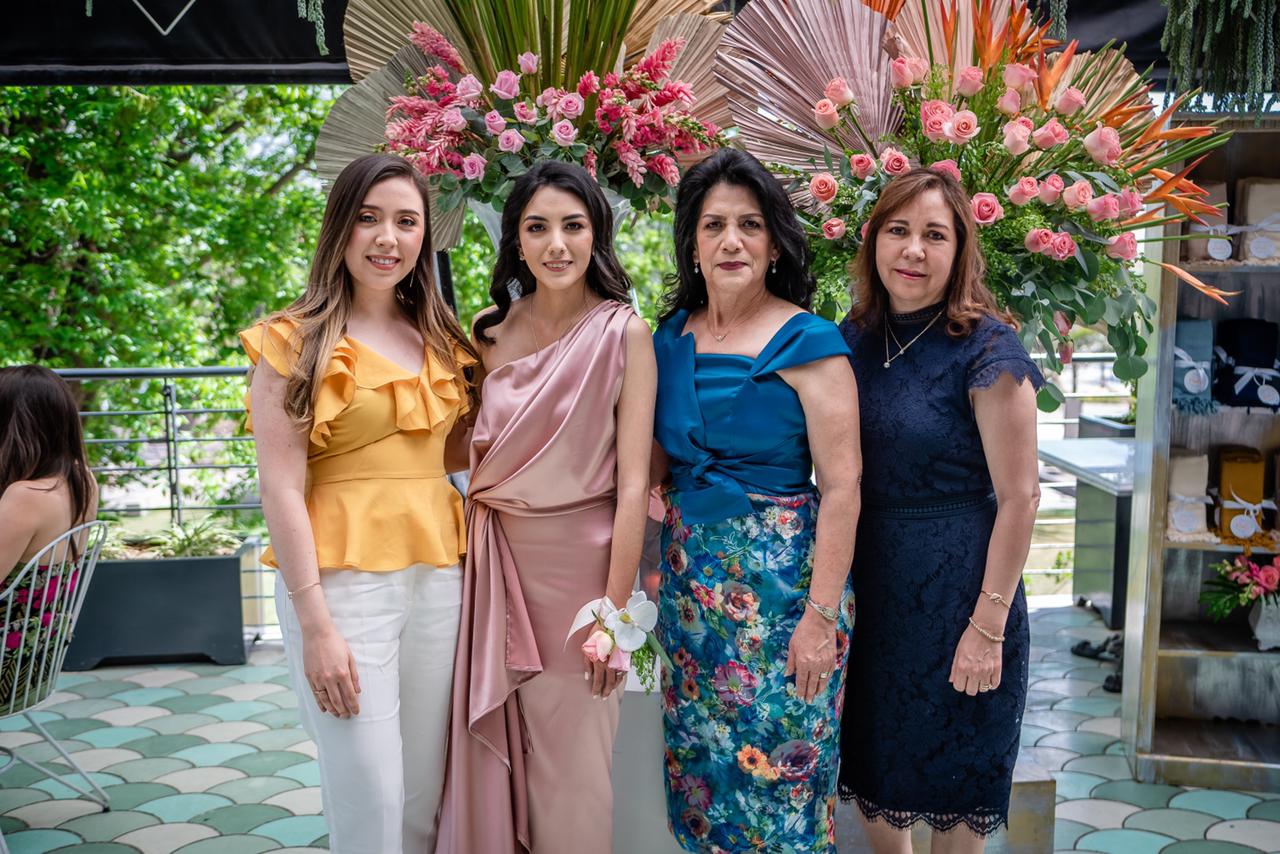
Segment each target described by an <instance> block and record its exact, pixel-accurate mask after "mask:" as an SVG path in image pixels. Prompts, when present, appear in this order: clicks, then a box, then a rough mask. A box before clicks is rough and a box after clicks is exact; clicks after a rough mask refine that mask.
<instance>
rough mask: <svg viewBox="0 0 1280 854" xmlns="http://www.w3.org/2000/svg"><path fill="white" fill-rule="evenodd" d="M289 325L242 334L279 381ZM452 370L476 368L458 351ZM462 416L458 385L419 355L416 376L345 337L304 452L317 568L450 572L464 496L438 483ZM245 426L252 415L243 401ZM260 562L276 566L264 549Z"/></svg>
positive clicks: (287, 359) (462, 542)
mask: <svg viewBox="0 0 1280 854" xmlns="http://www.w3.org/2000/svg"><path fill="white" fill-rule="evenodd" d="M296 326H297V323H296V322H295V321H292V320H287V319H285V320H278V321H276V322H275V323H271V324H267V323H259V324H258V325H256V326H253V327H250V328H249V329H246V330H244V331H243V332H241V333H240V342H241V344H242V345H243V346H244V349H245V352H246V353H248V354H249V358H250V359H251V360H252V361H253V363H254V364H255V365H257V364H258V362H259V360H261V359H263V358H265V359H266V360H267V362H268V364H270V365H271V367H272V368H274V369H275V370H276V371H277V372H278V373H280V374H281V375H282V376H288V375H289V370H290V365H291V363H292V361H293V359H295V358H296V357H297V354H298V353H299V352H300V351H301V343H300V342H293V343H292V344H291V343H290V341H289V336H290V334H291V333H292V332H293V330H294V329H295V328H296ZM454 357H455V358H456V359H457V361H458V365H459V367H466V366H467V365H471V364H473V363H474V361H475V360H474V359H472V358H471V357H470V356H468V355H467V354H466V353H465V352H464V351H463V350H461V348H458V349H456V350H455V353H454ZM468 408H469V404H468V400H467V395H466V387H465V381H464V380H463V379H462V377H460V376H458V375H457V374H455V373H454V372H452V371H450V370H447V369H446V368H445V367H444V366H443V365H442V364H440V362H439V360H437V359H436V358H435V357H434V356H433V355H432V353H431V350H430V348H427V350H426V356H425V358H424V359H423V364H422V372H421V373H419V374H417V375H414V374H411V373H409V372H408V371H407V370H405V369H404V368H402V367H401V366H400V365H398V364H396V363H395V362H392V361H390V360H389V359H387V358H386V357H384V356H381V355H379V354H378V353H377V352H376V351H374V350H372V349H370V348H369V347H367V346H365V345H363V344H361V343H360V342H359V341H357V340H355V339H354V338H351V337H350V336H345V337H343V338H342V339H341V340H340V341H339V342H338V345H337V347H335V348H334V351H333V357H332V358H331V359H330V360H329V366H328V368H327V369H326V371H325V373H324V377H323V380H322V382H321V386H320V391H319V394H318V395H317V397H316V401H315V420H314V422H313V424H312V428H311V436H310V440H309V444H308V448H307V482H306V500H307V513H308V515H309V516H310V517H311V531H312V534H313V536H314V537H315V541H316V558H317V562H318V565H319V566H321V567H323V568H327V569H337V568H342V569H360V570H365V571H368V572H388V571H391V570H397V569H404V568H405V567H407V566H411V565H413V564H416V563H425V564H431V565H434V566H451V565H453V564H455V563H457V562H458V558H459V556H460V555H461V554H463V553H465V551H466V542H467V540H466V535H465V533H464V529H463V516H462V497H461V496H460V495H459V494H458V491H457V490H456V489H454V488H453V485H452V484H450V483H449V481H448V480H447V479H446V478H445V470H444V442H445V438H446V437H447V436H448V435H449V431H450V430H451V429H452V428H453V425H454V422H456V421H457V419H458V417H459V416H460V415H462V414H464V413H465V412H466V411H467V409H468ZM245 409H246V410H247V411H248V414H249V420H248V424H247V427H248V429H249V431H250V432H252V431H253V412H252V410H251V408H250V405H249V400H248V395H246V396H245ZM262 562H263V563H265V564H267V565H268V566H278V564H277V563H276V559H275V554H274V552H272V550H271V549H267V551H266V553H265V554H264V555H263V557H262Z"/></svg>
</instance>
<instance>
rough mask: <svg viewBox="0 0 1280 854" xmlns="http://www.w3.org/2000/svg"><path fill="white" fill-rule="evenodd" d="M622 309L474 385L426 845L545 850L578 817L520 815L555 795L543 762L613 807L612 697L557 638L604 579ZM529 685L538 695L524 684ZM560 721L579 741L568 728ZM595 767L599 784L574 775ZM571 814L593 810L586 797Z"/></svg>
mask: <svg viewBox="0 0 1280 854" xmlns="http://www.w3.org/2000/svg"><path fill="white" fill-rule="evenodd" d="M633 314H634V312H632V310H631V308H630V307H629V306H626V305H624V304H622V303H617V302H613V301H607V302H603V303H601V304H599V305H597V306H595V307H594V308H592V309H590V310H589V311H588V312H587V314H586V315H585V316H584V317H583V318H582V319H581V320H580V321H578V323H577V324H576V325H575V326H574V328H573V329H571V330H570V331H569V332H568V333H566V334H565V335H564V336H563V337H562V338H561V339H560V340H559V341H557V342H555V343H553V344H550V345H548V346H547V347H545V348H543V349H541V350H538V351H536V352H534V353H531V354H529V355H528V356H525V357H523V358H520V359H516V360H514V361H512V362H509V363H507V364H505V365H502V366H500V367H498V368H497V369H496V370H494V371H493V373H491V374H489V375H488V377H486V379H485V382H484V389H483V393H484V403H483V405H482V407H481V411H480V415H479V418H478V420H477V422H476V427H475V431H474V433H473V439H472V446H471V488H470V491H469V493H468V502H467V510H466V521H467V559H466V573H465V578H464V589H463V605H462V619H461V628H460V633H459V638H458V653H457V658H456V661H455V668H454V683H453V700H452V715H453V717H452V722H451V725H450V746H449V759H448V770H447V781H446V785H445V796H444V802H443V805H442V807H441V816H440V833H439V842H438V844H437V847H436V852H437V854H473V852H485V854H520V852H526V851H539V850H545V851H550V850H553V848H552V847H549V846H548V845H547V843H546V840H548V839H553V838H554V836H555V834H556V833H557V832H563V833H569V832H570V828H569V827H568V825H569V824H571V823H572V822H573V821H575V818H574V816H572V815H569V816H565V817H560V816H554V817H551V816H540V815H532V816H531V810H532V811H534V812H536V811H537V810H538V809H539V808H540V804H545V803H548V802H551V801H554V797H552V796H553V795H554V793H552V792H546V793H543V792H538V793H535V794H534V796H533V797H532V798H531V795H530V785H529V781H530V777H531V776H532V777H534V778H536V779H538V781H539V783H542V782H543V780H542V777H543V775H542V768H541V766H543V765H546V764H547V761H546V760H548V759H554V761H555V762H556V763H557V764H558V765H561V766H562V770H563V775H564V776H563V779H564V781H565V782H566V783H571V784H572V785H573V786H575V787H576V786H581V787H582V788H583V789H591V788H598V787H599V785H600V784H601V783H602V785H603V787H604V789H605V790H606V794H605V798H606V800H607V802H608V803H609V804H611V803H612V801H611V795H609V794H608V790H609V785H608V768H609V755H608V754H609V751H610V749H611V745H612V736H613V730H614V728H616V725H617V702H616V700H613V699H612V698H611V700H612V701H611V702H610V703H601V702H600V701H598V700H593V699H592V698H591V696H590V693H589V690H588V688H587V686H586V684H585V683H584V682H583V680H582V676H581V672H582V670H581V655H580V653H579V651H578V649H577V648H576V645H575V644H573V643H570V644H569V646H568V648H567V649H566V648H565V646H564V636H565V632H566V631H567V630H568V627H569V625H570V622H571V621H572V618H573V614H574V613H575V612H576V611H577V609H578V607H579V606H581V605H582V603H583V602H586V601H587V600H589V599H592V598H595V597H598V596H601V595H603V594H604V587H605V583H606V580H607V577H608V560H609V546H610V542H611V538H612V522H613V513H614V507H615V501H616V482H615V469H616V447H615V439H616V430H615V426H616V425H615V412H616V406H617V401H618V396H619V394H620V392H621V388H622V375H623V369H624V365H625V354H626V326H627V321H628V320H629V319H630V317H632V316H633ZM531 680H533V681H534V682H535V683H536V684H537V685H542V686H543V687H544V688H547V689H549V690H547V691H538V692H533V693H526V692H528V691H532V689H533V687H534V686H531V685H530V682H531ZM575 680H576V684H575ZM522 687H523V688H524V690H522ZM566 726H568V727H569V729H571V730H576V731H577V732H578V733H579V734H580V735H581V738H582V743H575V742H574V740H573V738H566V737H565V735H566V733H565V732H564V730H565V728H566ZM562 742H563V743H562ZM533 754H537V755H536V756H535V755H533ZM597 754H602V755H597ZM575 769H576V770H575ZM601 774H603V775H604V780H603V781H596V783H592V782H591V780H590V779H586V780H584V779H582V777H583V776H586V777H588V778H591V777H599V776H600V775H601ZM556 808H557V806H556V805H555V804H554V803H552V805H551V806H550V807H549V809H552V810H554V809H556ZM582 812H586V813H588V815H587V816H586V817H587V818H588V819H589V820H591V821H596V822H598V821H600V820H601V819H600V817H599V815H598V814H595V813H596V810H592V809H590V808H588V807H587V806H584V807H583V809H582ZM553 818H554V821H553V820H552V819H553ZM603 820H604V821H605V822H606V826H607V822H608V820H609V819H608V816H606V817H605V818H604V819H603ZM556 824H559V825H562V827H561V828H559V830H558V831H557V828H556V827H555V826H554V825H556ZM575 832H576V831H575ZM592 850H601V849H592Z"/></svg>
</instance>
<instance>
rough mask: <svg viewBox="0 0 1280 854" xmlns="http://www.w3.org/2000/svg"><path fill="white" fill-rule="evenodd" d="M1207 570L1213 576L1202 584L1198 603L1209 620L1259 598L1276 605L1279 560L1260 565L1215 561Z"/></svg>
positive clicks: (1246, 561)
mask: <svg viewBox="0 0 1280 854" xmlns="http://www.w3.org/2000/svg"><path fill="white" fill-rule="evenodd" d="M1209 568H1210V569H1212V570H1213V571H1214V575H1213V576H1212V577H1210V578H1209V579H1208V580H1206V581H1205V583H1204V591H1203V592H1202V593H1201V594H1200V601H1201V602H1203V603H1204V604H1205V605H1207V606H1208V609H1209V616H1210V617H1212V618H1213V619H1215V620H1221V619H1223V618H1224V617H1227V616H1229V615H1230V614H1231V612H1232V611H1234V610H1235V609H1236V608H1240V607H1242V606H1245V605H1252V604H1253V603H1254V602H1255V601H1257V600H1258V599H1261V598H1266V599H1268V600H1270V601H1271V602H1280V556H1277V557H1274V558H1272V559H1271V563H1268V564H1261V565H1259V564H1257V563H1254V562H1253V561H1251V560H1249V559H1248V558H1247V557H1244V556H1241V557H1237V558H1236V559H1235V560H1234V561H1227V560H1223V561H1219V562H1218V563H1215V564H1211V565H1210V567H1209Z"/></svg>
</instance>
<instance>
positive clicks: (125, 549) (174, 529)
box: [102, 517, 241, 560]
mask: <svg viewBox="0 0 1280 854" xmlns="http://www.w3.org/2000/svg"><path fill="white" fill-rule="evenodd" d="M240 542H241V538H240V536H238V535H237V534H236V532H235V531H234V530H232V529H231V528H229V527H227V526H226V525H223V524H222V523H221V522H219V521H217V520H215V519H214V518H212V517H206V518H204V519H200V520H198V521H194V522H179V523H176V524H174V525H172V526H170V527H168V528H165V529H164V530H162V531H160V532H158V533H154V534H132V535H130V534H122V533H121V531H120V528H119V527H118V526H114V525H113V526H112V527H111V528H110V529H109V530H108V533H107V539H106V541H105V542H104V543H103V546H102V557H103V558H104V559H107V560H120V559H129V558H137V557H205V556H209V555H226V554H231V553H233V552H234V551H235V550H236V549H237V548H239V547H240Z"/></svg>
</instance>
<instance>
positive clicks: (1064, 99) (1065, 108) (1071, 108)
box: [1053, 86, 1085, 116]
mask: <svg viewBox="0 0 1280 854" xmlns="http://www.w3.org/2000/svg"><path fill="white" fill-rule="evenodd" d="M1084 105H1085V97H1084V93H1083V92H1081V91H1080V90H1079V89H1077V88H1076V87H1074V86H1068V87H1067V88H1066V89H1065V90H1064V91H1063V93H1062V94H1061V95H1059V96H1058V100H1057V101H1056V102H1055V103H1054V105H1053V108H1054V109H1055V110H1057V111H1058V112H1059V113H1061V114H1062V115H1064V116H1069V115H1071V114H1072V113H1074V112H1076V111H1077V110H1079V109H1081V108H1082V107H1084Z"/></svg>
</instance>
